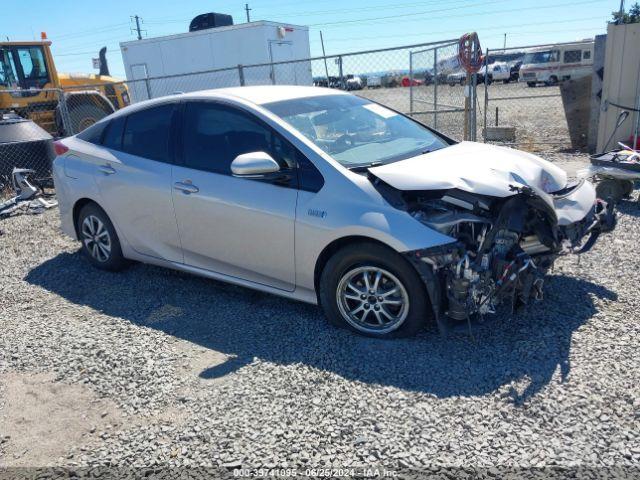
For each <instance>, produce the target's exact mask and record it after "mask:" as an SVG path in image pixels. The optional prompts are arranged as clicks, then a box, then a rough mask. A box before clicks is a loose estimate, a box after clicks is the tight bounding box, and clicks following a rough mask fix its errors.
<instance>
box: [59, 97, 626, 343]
mask: <svg viewBox="0 0 640 480" xmlns="http://www.w3.org/2000/svg"><path fill="white" fill-rule="evenodd" d="M56 151H57V153H58V157H57V158H56V160H55V162H54V179H55V183H56V188H57V194H58V200H59V204H60V214H61V218H62V226H63V230H64V231H65V232H67V233H68V234H69V235H71V236H73V237H75V238H77V239H78V240H79V241H81V243H82V250H83V251H84V253H85V254H86V256H87V258H88V259H89V261H90V262H91V263H92V264H93V265H95V266H97V267H100V268H104V269H109V270H119V269H122V268H123V267H125V266H126V265H127V263H128V261H129V260H136V261H142V262H146V263H152V264H156V265H162V266H166V267H170V268H175V269H180V270H183V271H187V272H191V273H194V274H198V275H202V276H206V277H209V278H214V279H218V280H223V281H227V282H232V283H235V284H239V285H242V286H245V287H250V288H255V289H258V290H262V291H266V292H270V293H274V294H278V295H283V296H286V297H289V298H293V299H297V300H302V301H307V302H310V303H319V304H320V305H321V306H322V308H323V310H324V312H325V314H326V315H327V317H328V319H329V320H330V321H331V322H332V323H334V324H336V325H339V326H345V327H349V328H351V329H353V330H355V331H357V332H359V333H362V334H365V335H371V336H377V337H392V336H401V335H410V334H413V333H416V332H417V331H418V330H419V329H421V328H422V327H423V326H424V325H425V324H426V323H427V322H428V321H430V320H431V321H433V320H435V321H436V322H437V323H438V326H439V327H440V328H441V329H442V330H446V328H447V325H448V324H450V323H452V322H467V321H469V319H470V318H472V317H473V316H476V315H484V314H487V313H491V312H493V311H494V309H495V308H496V306H497V305H498V304H499V303H500V302H503V301H505V300H507V301H508V302H510V303H511V304H512V305H513V306H517V305H518V304H526V303H528V302H529V301H530V300H531V299H541V298H542V292H543V281H544V276H545V274H546V272H547V270H548V269H549V267H550V266H551V265H552V263H553V261H554V260H555V259H556V258H557V257H558V256H559V255H563V254H566V253H572V252H583V251H586V250H588V249H589V248H591V246H593V244H594V242H595V240H596V238H597V237H598V235H599V234H600V233H602V232H606V231H609V230H611V229H612V228H613V226H614V223H615V217H614V214H613V211H612V209H611V207H609V206H607V205H606V203H604V202H602V201H600V200H598V199H596V194H595V190H594V188H593V186H592V185H591V184H590V183H589V182H587V181H581V182H578V183H568V182H567V176H566V174H565V173H564V171H563V170H561V169H559V168H557V167H556V166H554V165H553V164H551V163H548V162H545V161H543V160H541V159H540V158H538V157H536V156H534V155H531V154H528V153H524V152H519V151H517V150H511V149H507V148H501V147H496V146H490V145H484V144H478V143H471V142H462V143H457V142H455V141H453V140H451V139H449V138H447V137H445V136H444V135H441V134H439V133H438V132H436V131H434V130H432V129H430V128H427V127H425V126H423V125H421V124H420V123H417V122H416V121H414V120H412V119H410V118H408V117H406V116H404V115H402V114H399V113H397V112H395V111H393V110H390V109H388V108H386V107H383V106H381V105H379V104H376V103H373V102H371V101H370V100H367V99H364V98H360V97H357V96H353V95H351V94H347V93H345V92H340V91H334V90H328V89H323V88H313V87H293V86H268V87H242V88H232V89H222V90H212V91H206V92H195V93H190V94H182V95H175V96H169V97H164V98H161V99H156V100H151V101H148V102H141V103H138V104H135V105H133V106H130V107H128V108H124V109H122V110H120V111H118V112H116V113H114V114H113V115H111V116H109V117H107V118H106V119H104V120H102V121H101V122H99V123H97V124H95V125H94V126H92V127H90V128H89V129H87V130H85V131H84V132H82V133H80V134H79V135H77V136H75V137H71V138H68V139H65V140H63V141H61V142H57V144H56ZM212 294H215V289H212ZM203 301H205V302H206V301H207V299H203ZM212 315H215V312H212Z"/></svg>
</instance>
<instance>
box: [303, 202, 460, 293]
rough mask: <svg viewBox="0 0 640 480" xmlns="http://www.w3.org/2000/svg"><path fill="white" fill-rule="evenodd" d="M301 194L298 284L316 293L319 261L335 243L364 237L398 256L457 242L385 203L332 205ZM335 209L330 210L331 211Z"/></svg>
mask: <svg viewBox="0 0 640 480" xmlns="http://www.w3.org/2000/svg"><path fill="white" fill-rule="evenodd" d="M321 197H322V196H319V195H314V194H309V193H307V192H300V193H299V197H298V207H297V213H296V229H295V237H296V239H295V256H296V284H297V285H298V286H300V287H303V288H308V289H314V272H315V267H316V261H317V260H318V258H319V257H320V254H321V253H322V252H323V251H324V249H325V248H326V247H327V246H329V245H330V244H332V243H333V242H335V241H337V240H340V239H344V238H348V237H364V238H368V239H372V240H376V241H378V242H381V243H383V244H385V245H387V246H388V247H389V248H392V249H393V250H395V251H397V252H407V251H412V250H419V249H423V248H428V247H435V246H438V245H443V244H447V243H451V242H455V239H453V238H451V237H449V236H446V235H443V234H441V233H439V232H436V231H435V230H432V229H430V228H428V227H427V226H425V225H423V224H422V223H420V222H418V221H417V220H416V219H414V218H413V217H412V216H411V215H409V214H408V213H407V212H404V211H401V210H398V209H395V208H393V207H392V206H390V205H388V204H387V203H386V202H380V203H374V202H371V201H366V200H363V201H358V199H353V200H352V201H351V202H349V208H344V204H342V203H336V204H335V205H332V202H331V200H330V199H327V198H324V199H322V198H321ZM332 206H333V207H334V208H331V207H332Z"/></svg>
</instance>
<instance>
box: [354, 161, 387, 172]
mask: <svg viewBox="0 0 640 480" xmlns="http://www.w3.org/2000/svg"><path fill="white" fill-rule="evenodd" d="M380 165H383V163H382V162H380V161H376V162H371V163H361V164H359V165H353V166H351V167H347V168H348V169H349V170H351V171H352V172H364V171H366V170H367V169H369V168H372V167H379V166H380Z"/></svg>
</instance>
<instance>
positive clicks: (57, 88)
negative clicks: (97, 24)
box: [0, 33, 129, 136]
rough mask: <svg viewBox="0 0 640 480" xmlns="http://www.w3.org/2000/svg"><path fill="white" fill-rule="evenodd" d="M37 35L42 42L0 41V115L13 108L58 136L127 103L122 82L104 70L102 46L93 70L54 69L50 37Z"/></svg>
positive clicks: (81, 126) (75, 129)
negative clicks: (74, 72) (96, 70)
mask: <svg viewBox="0 0 640 480" xmlns="http://www.w3.org/2000/svg"><path fill="white" fill-rule="evenodd" d="M42 36H43V40H42V41H31V42H0V114H2V113H8V112H13V113H15V114H17V115H19V116H20V117H22V118H26V119H29V120H32V121H34V122H35V123H36V124H38V125H39V126H40V127H42V128H44V129H45V130H46V131H47V132H49V133H50V134H52V135H54V136H64V135H70V134H75V133H78V132H80V131H82V130H83V129H85V128H87V127H88V126H89V125H92V124H94V123H95V122H97V121H98V120H100V119H101V118H103V117H105V116H106V115H108V114H110V113H112V112H114V111H115V110H117V109H119V108H122V107H124V106H126V105H128V104H129V92H128V90H127V87H126V85H125V84H124V83H122V82H120V81H118V80H117V79H115V78H113V77H111V76H110V75H109V70H108V67H107V62H106V58H105V53H106V48H103V49H102V50H100V53H99V55H100V73H99V74H98V75H93V74H88V75H70V74H64V73H58V71H57V70H56V66H55V63H54V61H53V56H52V55H51V49H50V46H51V42H50V41H48V40H46V34H44V33H43V34H42ZM62 99H64V102H62V101H61V100H62Z"/></svg>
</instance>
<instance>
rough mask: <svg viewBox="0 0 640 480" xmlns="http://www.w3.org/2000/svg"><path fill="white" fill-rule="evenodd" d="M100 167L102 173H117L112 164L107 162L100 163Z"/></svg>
mask: <svg viewBox="0 0 640 480" xmlns="http://www.w3.org/2000/svg"><path fill="white" fill-rule="evenodd" d="M98 168H99V169H100V171H101V172H102V173H104V174H105V175H113V174H114V173H116V169H115V168H113V167H112V166H111V165H109V164H106V165H100V166H99V167H98Z"/></svg>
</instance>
